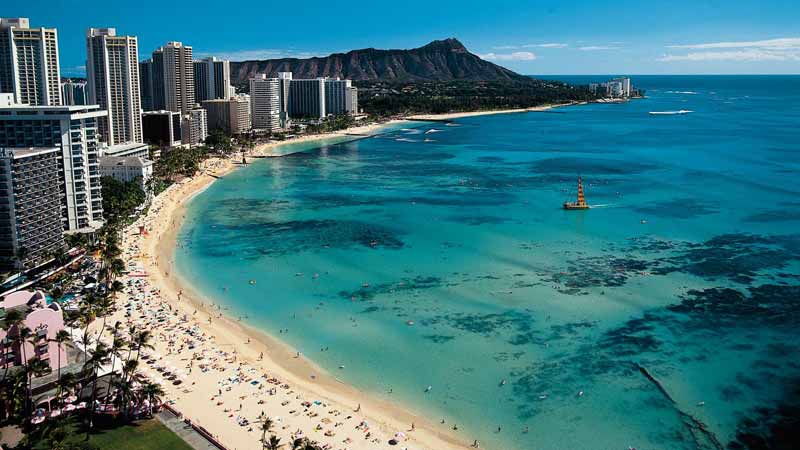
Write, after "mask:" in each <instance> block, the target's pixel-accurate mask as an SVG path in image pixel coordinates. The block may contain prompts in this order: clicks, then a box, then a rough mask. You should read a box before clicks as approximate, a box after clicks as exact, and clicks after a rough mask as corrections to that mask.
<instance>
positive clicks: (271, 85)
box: [250, 74, 281, 131]
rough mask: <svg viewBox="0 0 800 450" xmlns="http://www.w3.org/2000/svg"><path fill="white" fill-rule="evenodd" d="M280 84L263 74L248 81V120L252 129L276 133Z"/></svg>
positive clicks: (279, 124)
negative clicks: (249, 119) (250, 121)
mask: <svg viewBox="0 0 800 450" xmlns="http://www.w3.org/2000/svg"><path fill="white" fill-rule="evenodd" d="M280 113H281V105H280V82H279V81H278V79H277V78H267V76H266V75H264V74H259V75H256V77H255V78H251V79H250V118H251V120H252V124H253V128H255V129H260V130H269V131H277V130H279V129H280V127H281V122H280Z"/></svg>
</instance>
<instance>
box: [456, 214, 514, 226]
mask: <svg viewBox="0 0 800 450" xmlns="http://www.w3.org/2000/svg"><path fill="white" fill-rule="evenodd" d="M447 220H449V221H451V222H458V223H462V224H464V225H470V226H480V225H500V224H504V223H507V222H510V221H511V219H508V218H505V217H497V216H488V215H454V216H449V217H448V218H447Z"/></svg>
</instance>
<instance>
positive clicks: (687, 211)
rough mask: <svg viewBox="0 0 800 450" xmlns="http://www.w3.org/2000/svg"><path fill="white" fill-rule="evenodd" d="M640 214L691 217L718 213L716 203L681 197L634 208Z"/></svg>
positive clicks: (679, 217)
mask: <svg viewBox="0 0 800 450" xmlns="http://www.w3.org/2000/svg"><path fill="white" fill-rule="evenodd" d="M633 210H634V211H636V212H637V213H639V214H644V215H646V216H652V217H659V218H666V219H691V218H694V217H700V216H705V215H709V214H717V213H718V212H719V206H718V205H717V204H716V203H712V202H707V201H702V200H697V199H693V198H680V199H673V200H665V201H661V202H654V203H646V204H644V205H641V206H637V207H634V208H633Z"/></svg>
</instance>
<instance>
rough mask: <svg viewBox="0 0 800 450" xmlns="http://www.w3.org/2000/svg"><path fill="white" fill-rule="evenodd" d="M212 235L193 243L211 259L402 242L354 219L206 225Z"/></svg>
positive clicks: (385, 229)
mask: <svg viewBox="0 0 800 450" xmlns="http://www.w3.org/2000/svg"><path fill="white" fill-rule="evenodd" d="M208 226H210V227H211V228H213V229H214V232H213V233H212V232H208V233H203V234H202V235H203V236H206V238H204V239H200V240H197V241H196V242H194V244H195V245H197V246H198V247H199V248H201V249H203V251H204V253H205V254H206V255H208V256H211V257H220V256H231V255H234V254H236V255H239V256H241V257H244V258H254V257H259V256H271V255H287V254H293V253H300V252H306V251H320V250H322V249H324V248H326V247H328V248H340V249H341V248H352V247H364V248H368V249H371V248H383V249H400V248H402V247H403V245H404V244H403V241H402V240H401V239H400V236H399V234H398V233H396V232H395V231H393V230H391V229H389V228H388V227H385V226H383V225H377V224H368V223H365V222H359V221H355V220H292V221H287V222H272V221H269V220H267V219H265V218H264V219H263V220H260V221H248V222H245V221H241V222H239V223H237V224H227V225H222V224H219V225H216V224H213V222H212V224H211V225H208Z"/></svg>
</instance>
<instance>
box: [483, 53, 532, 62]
mask: <svg viewBox="0 0 800 450" xmlns="http://www.w3.org/2000/svg"><path fill="white" fill-rule="evenodd" d="M478 56H480V57H481V58H483V59H488V60H490V61H533V60H534V59H536V55H534V54H533V53H531V52H513V53H486V54H483V55H478Z"/></svg>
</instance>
